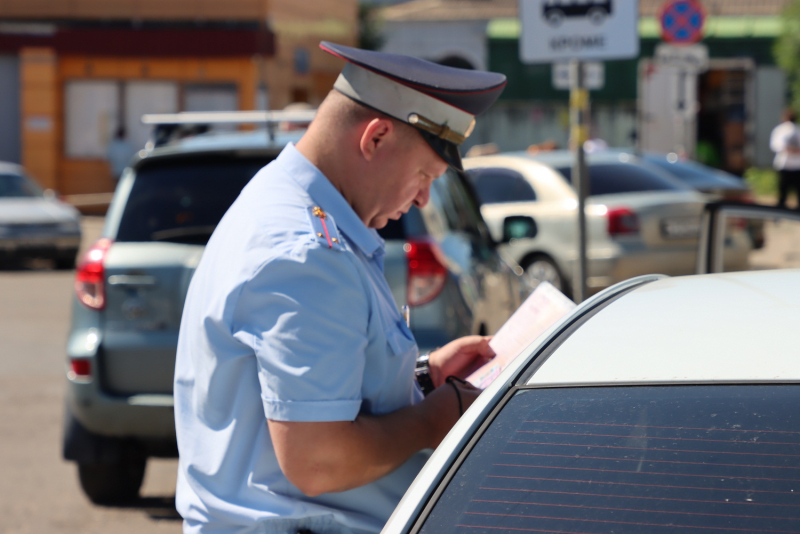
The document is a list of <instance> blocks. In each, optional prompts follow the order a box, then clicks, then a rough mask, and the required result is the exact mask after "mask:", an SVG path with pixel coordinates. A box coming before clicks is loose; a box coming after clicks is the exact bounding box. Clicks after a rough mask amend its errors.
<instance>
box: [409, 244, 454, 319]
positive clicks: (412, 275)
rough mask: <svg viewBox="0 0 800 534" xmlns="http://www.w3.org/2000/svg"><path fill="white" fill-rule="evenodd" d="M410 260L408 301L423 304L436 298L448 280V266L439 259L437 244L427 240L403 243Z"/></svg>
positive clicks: (410, 303)
mask: <svg viewBox="0 0 800 534" xmlns="http://www.w3.org/2000/svg"><path fill="white" fill-rule="evenodd" d="M403 250H405V252H406V260H407V261H408V287H407V302H408V305H409V306H421V305H423V304H426V303H428V302H430V301H432V300H433V299H435V298H436V297H437V296H438V295H439V293H441V292H442V289H444V284H445V282H446V281H447V267H445V266H444V264H443V262H442V261H441V260H440V259H439V258H440V256H441V253H440V252H439V249H438V248H437V247H436V245H434V244H432V243H429V242H427V241H409V242H407V243H406V244H405V245H403Z"/></svg>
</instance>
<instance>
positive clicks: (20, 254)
mask: <svg viewBox="0 0 800 534" xmlns="http://www.w3.org/2000/svg"><path fill="white" fill-rule="evenodd" d="M80 241H81V229H80V213H78V210H76V209H75V208H74V207H73V206H71V205H70V204H67V203H66V202H62V201H61V200H59V199H58V198H57V197H56V195H55V193H53V191H49V190H48V191H42V189H41V188H40V187H39V185H38V184H36V182H34V181H33V179H31V178H29V177H28V176H27V175H26V174H25V171H24V169H23V168H22V167H20V166H19V165H15V164H13V163H5V162H0V265H16V264H18V263H19V262H20V261H22V260H25V259H29V258H46V259H50V260H53V262H54V263H55V266H56V268H58V269H72V268H73V267H75V256H76V255H77V254H78V247H79V246H80Z"/></svg>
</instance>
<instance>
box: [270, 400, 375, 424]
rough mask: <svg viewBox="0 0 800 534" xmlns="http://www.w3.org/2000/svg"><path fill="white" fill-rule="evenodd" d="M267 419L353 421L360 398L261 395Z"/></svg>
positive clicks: (314, 421) (317, 421)
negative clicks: (307, 398) (293, 398)
mask: <svg viewBox="0 0 800 534" xmlns="http://www.w3.org/2000/svg"><path fill="white" fill-rule="evenodd" d="M261 400H262V402H263V403H264V413H265V414H266V416H267V419H271V420H273V421H291V422H295V423H323V422H324V423H327V422H332V421H355V419H356V417H357V416H358V412H359V411H361V401H360V400H326V401H281V400H276V399H267V398H265V397H263V396H262V397H261Z"/></svg>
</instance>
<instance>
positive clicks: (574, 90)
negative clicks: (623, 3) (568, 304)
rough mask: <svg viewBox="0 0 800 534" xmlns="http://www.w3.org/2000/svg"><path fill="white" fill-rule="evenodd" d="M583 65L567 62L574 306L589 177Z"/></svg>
mask: <svg viewBox="0 0 800 534" xmlns="http://www.w3.org/2000/svg"><path fill="white" fill-rule="evenodd" d="M583 66H584V63H583V62H582V61H580V60H577V59H573V60H572V61H571V62H570V95H569V109H570V113H569V115H570V136H569V137H570V142H571V143H572V144H573V145H574V147H575V161H574V162H573V165H572V186H573V187H574V188H575V192H576V193H577V197H578V261H577V262H576V264H575V276H574V280H573V283H572V287H573V288H574V291H573V293H574V296H575V300H576V301H577V302H581V301H583V299H585V298H586V290H587V287H586V277H587V264H588V261H587V258H586V241H587V240H586V197H587V196H588V189H589V173H588V172H586V151H585V150H584V148H583V144H584V143H585V142H586V140H587V139H588V138H589V90H588V89H587V88H586V83H585V82H586V80H585V74H586V73H585V70H584V68H583Z"/></svg>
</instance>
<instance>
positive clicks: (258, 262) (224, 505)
mask: <svg viewBox="0 0 800 534" xmlns="http://www.w3.org/2000/svg"><path fill="white" fill-rule="evenodd" d="M383 255H384V244H383V241H382V239H381V238H380V237H379V236H378V234H377V232H376V231H375V230H373V229H369V228H367V227H366V226H365V225H364V223H363V222H362V221H361V220H360V219H359V218H358V216H357V215H356V213H355V212H354V211H353V209H352V208H351V207H350V205H349V204H348V203H347V202H346V200H345V199H344V197H343V196H342V195H341V194H340V193H339V191H338V190H337V189H336V188H335V187H333V185H332V184H331V183H330V182H329V181H328V180H327V178H326V177H325V176H324V175H323V174H322V173H321V172H320V171H319V170H318V169H317V168H316V167H314V165H312V164H311V163H310V162H309V161H308V160H307V159H306V158H305V157H303V155H302V154H300V152H299V151H298V150H297V149H296V148H295V147H294V146H293V145H289V146H287V147H286V148H285V149H284V150H283V152H281V154H280V155H279V156H278V158H277V159H276V160H275V161H273V162H272V163H270V164H269V165H267V166H266V167H265V168H263V169H262V170H261V171H260V172H259V173H258V174H257V175H256V176H255V177H254V178H253V179H252V180H251V182H250V183H249V184H248V185H247V186H246V187H245V188H244V190H243V191H242V194H241V195H240V196H239V198H238V199H237V200H236V202H234V204H233V205H232V206H231V208H230V209H229V211H228V212H227V213H226V215H225V216H224V217H223V219H222V221H221V222H220V224H219V225H218V227H217V229H216V230H215V232H214V234H213V235H212V237H211V239H210V241H209V243H208V245H207V247H206V250H205V252H204V254H203V258H202V260H201V261H200V264H199V265H198V267H197V270H196V272H195V274H194V277H193V279H192V282H191V285H190V288H189V292H188V295H187V298H186V303H185V307H184V312H183V317H182V321H181V329H180V336H179V342H178V353H177V360H176V368H175V384H174V392H175V420H176V429H177V436H178V449H179V453H180V461H179V473H178V488H177V494H176V505H177V508H178V511H179V512H180V513H181V515H182V516H183V518H184V531H185V532H264V533H267V532H269V533H272V532H276V533H277V532H280V533H283V532H286V533H289V532H291V533H292V534H294V533H296V532H297V531H298V530H300V529H303V528H306V529H310V530H312V531H313V532H319V533H322V532H378V531H380V529H381V528H382V526H383V524H384V523H385V521H386V520H387V519H388V517H389V515H390V514H391V512H392V510H393V509H394V507H395V506H396V504H397V503H398V502H399V500H400V498H401V497H402V495H403V493H404V492H405V490H406V489H407V487H408V486H409V485H410V483H411V481H412V480H413V478H414V476H416V474H417V472H418V471H419V469H420V468H421V467H422V464H423V463H424V462H425V460H426V459H427V456H428V452H429V451H424V452H421V453H418V454H417V455H415V456H413V457H412V458H411V459H409V460H408V461H407V462H406V463H405V464H404V465H403V466H401V467H400V468H399V469H397V470H395V471H394V472H392V473H390V474H389V475H387V476H385V477H383V478H381V479H379V480H377V481H375V482H373V483H371V484H368V485H366V486H363V487H360V488H356V489H354V490H350V491H346V492H341V493H331V494H323V495H320V496H318V497H313V498H311V497H306V496H305V495H303V494H302V493H301V492H300V491H299V490H298V489H297V488H296V487H294V486H293V485H292V484H291V483H290V482H289V481H288V480H287V479H286V477H285V476H283V473H282V472H281V470H280V468H279V466H278V463H277V460H276V456H275V452H274V449H273V447H272V442H271V440H270V436H269V429H268V426H267V419H271V420H276V421H304V422H325V421H352V420H354V419H355V418H356V417H358V415H359V414H373V415H380V414H385V413H389V412H393V411H395V410H398V409H400V408H403V407H405V406H409V405H412V404H415V403H417V402H419V401H420V400H421V399H422V394H421V392H420V390H419V387H418V386H417V385H416V382H415V381H414V365H415V359H416V355H417V346H416V343H415V342H414V337H413V335H412V334H411V332H410V331H409V329H408V327H407V326H406V324H405V322H404V320H403V318H402V316H401V314H400V311H399V310H398V307H397V305H396V303H395V301H394V299H393V297H392V293H391V290H390V288H389V287H388V284H387V282H386V279H385V277H384V275H383Z"/></svg>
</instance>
